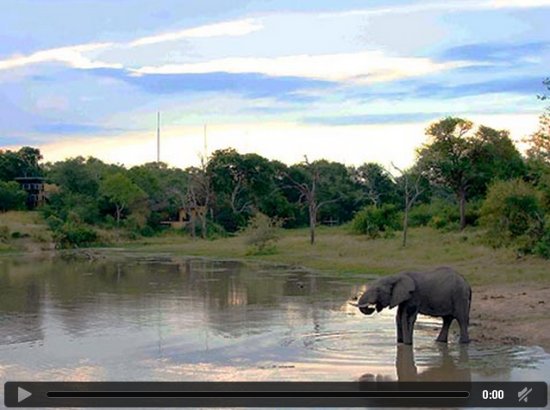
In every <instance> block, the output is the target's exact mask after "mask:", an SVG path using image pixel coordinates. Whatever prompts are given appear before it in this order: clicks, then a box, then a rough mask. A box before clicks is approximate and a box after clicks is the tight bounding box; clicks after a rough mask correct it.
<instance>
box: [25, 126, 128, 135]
mask: <svg viewBox="0 0 550 410" xmlns="http://www.w3.org/2000/svg"><path fill="white" fill-rule="evenodd" d="M34 130H35V131H38V132H40V133H42V134H61V135H78V134H82V135H86V134H98V133H102V134H109V133H113V132H120V131H123V129H122V128H110V127H104V126H100V125H93V124H76V123H53V124H39V125H36V126H35V127H34Z"/></svg>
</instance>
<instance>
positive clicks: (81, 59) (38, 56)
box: [0, 19, 263, 70]
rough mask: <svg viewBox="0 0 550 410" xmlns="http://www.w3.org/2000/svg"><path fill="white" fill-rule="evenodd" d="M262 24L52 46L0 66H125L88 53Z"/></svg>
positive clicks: (236, 32) (232, 32) (239, 32)
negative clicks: (53, 63) (44, 64)
mask: <svg viewBox="0 0 550 410" xmlns="http://www.w3.org/2000/svg"><path fill="white" fill-rule="evenodd" d="M262 27H263V26H262V25H261V24H260V23H259V22H258V21H256V20H254V19H241V20H235V21H226V22H221V23H216V24H208V25H203V26H198V27H193V28H189V29H185V30H181V31H174V32H168V33H162V34H158V35H153V36H147V37H141V38H138V39H136V40H133V41H130V42H128V43H115V42H107V43H90V44H78V45H74V46H67V47H59V48H52V49H47V50H42V51H37V52H36V53H33V54H30V55H26V56H14V57H11V58H8V59H5V60H0V70H8V69H13V68H17V67H23V66H26V65H30V64H38V63H45V62H59V63H64V64H67V65H69V66H71V67H74V68H80V69H91V68H122V67H123V65H122V64H120V63H106V62H103V61H99V60H94V59H93V58H92V57H89V56H87V55H86V54H87V53H90V52H95V51H105V50H108V49H114V48H120V47H138V46H144V45H151V44H158V43H164V42H169V41H175V40H180V39H184V38H208V37H221V36H228V37H230V36H244V35H246V34H249V33H252V32H254V31H257V30H260V29H261V28H262Z"/></svg>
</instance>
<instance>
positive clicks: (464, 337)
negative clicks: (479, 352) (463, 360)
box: [456, 315, 470, 343]
mask: <svg viewBox="0 0 550 410" xmlns="http://www.w3.org/2000/svg"><path fill="white" fill-rule="evenodd" d="M456 320H457V321H458V324H459V325H460V339H459V343H470V336H469V335H468V324H469V321H470V320H469V318H468V315H464V316H461V317H458V318H456Z"/></svg>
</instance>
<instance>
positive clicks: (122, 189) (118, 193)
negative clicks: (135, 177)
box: [99, 172, 147, 224]
mask: <svg viewBox="0 0 550 410" xmlns="http://www.w3.org/2000/svg"><path fill="white" fill-rule="evenodd" d="M99 192H100V193H101V195H103V196H104V197H106V198H107V199H108V200H109V201H110V202H111V203H112V204H113V205H114V206H115V215H116V221H117V224H120V220H121V218H122V212H123V211H125V210H128V209H129V208H131V207H133V206H135V205H136V204H137V203H138V202H139V201H140V200H144V199H145V198H146V197H147V194H146V193H145V192H144V191H143V190H142V189H141V188H140V187H139V186H137V185H136V184H134V183H133V182H132V180H131V179H130V178H128V177H127V176H126V175H124V174H123V173H121V172H118V173H115V174H111V175H108V176H107V177H106V178H105V179H104V180H103V181H102V182H101V184H100V188H99Z"/></svg>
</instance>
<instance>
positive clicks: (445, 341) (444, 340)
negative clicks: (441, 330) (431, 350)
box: [435, 337, 447, 343]
mask: <svg viewBox="0 0 550 410" xmlns="http://www.w3.org/2000/svg"><path fill="white" fill-rule="evenodd" d="M435 341H436V342H439V343H447V338H446V337H438V338H437V339H435Z"/></svg>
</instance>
